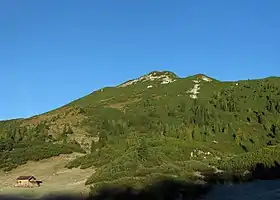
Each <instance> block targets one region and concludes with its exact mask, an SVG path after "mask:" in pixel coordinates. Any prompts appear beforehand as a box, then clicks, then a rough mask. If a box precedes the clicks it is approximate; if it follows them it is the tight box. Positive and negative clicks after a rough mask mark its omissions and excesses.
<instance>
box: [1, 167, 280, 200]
mask: <svg viewBox="0 0 280 200" xmlns="http://www.w3.org/2000/svg"><path fill="white" fill-rule="evenodd" d="M279 175H280V165H279V164H278V163H277V162H275V165H274V166H273V167H270V168H268V167H265V166H264V165H262V164H258V165H256V167H255V168H254V169H252V170H251V173H249V174H247V175H245V176H240V175H236V174H229V173H228V174H225V173H224V174H210V173H208V174H207V173H204V176H205V178H204V179H205V180H206V181H207V182H208V183H202V182H201V181H200V182H197V183H194V182H187V181H175V180H163V181H159V182H156V183H154V184H153V185H149V186H147V187H145V188H143V189H137V190H136V189H133V188H129V187H107V188H102V189H100V190H99V191H97V192H96V193H95V194H94V195H91V196H88V197H83V196H73V195H60V196H45V197H42V198H33V199H42V200H43V199H50V200H51V199H65V200H66V199H70V200H71V199H77V200H105V199H106V200H110V199H114V200H124V199H133V200H142V199H143V200H144V199H145V200H155V199H160V200H173V199H174V200H179V199H180V200H195V199H202V200H232V199H240V200H243V199H244V200H245V199H250V200H256V199H259V200H266V199H267V198H269V199H270V200H276V199H279V198H280V190H279V183H280V181H279V180H275V179H279V177H280V176H279ZM261 180H269V181H261ZM244 182H249V183H244ZM229 183H230V184H229ZM232 183H235V184H232ZM256 188H258V189H257V190H256ZM0 199H7V200H8V199H18V200H20V199H26V198H23V197H15V196H0ZM29 199H30V198H29Z"/></svg>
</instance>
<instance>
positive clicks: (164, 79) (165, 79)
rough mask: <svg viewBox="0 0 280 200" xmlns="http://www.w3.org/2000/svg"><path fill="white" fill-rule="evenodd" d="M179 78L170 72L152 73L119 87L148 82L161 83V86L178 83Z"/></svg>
mask: <svg viewBox="0 0 280 200" xmlns="http://www.w3.org/2000/svg"><path fill="white" fill-rule="evenodd" d="M178 78H179V77H178V76H177V75H176V74H175V73H173V72H170V71H152V72H150V73H148V74H146V75H144V76H141V77H139V78H137V79H133V80H129V81H127V82H125V83H123V84H121V85H119V86H118V87H126V86H129V85H133V84H135V83H138V82H146V81H160V84H168V83H172V82H174V81H176V79H178Z"/></svg>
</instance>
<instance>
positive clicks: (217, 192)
mask: <svg viewBox="0 0 280 200" xmlns="http://www.w3.org/2000/svg"><path fill="white" fill-rule="evenodd" d="M203 200H280V180H272V181H270V180H269V181H254V182H249V183H242V184H239V185H219V186H215V187H214V188H213V189H212V190H211V191H210V192H209V193H208V194H207V195H206V196H205V197H204V198H203Z"/></svg>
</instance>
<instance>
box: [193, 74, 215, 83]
mask: <svg viewBox="0 0 280 200" xmlns="http://www.w3.org/2000/svg"><path fill="white" fill-rule="evenodd" d="M194 77H195V78H196V79H198V80H203V81H206V82H211V81H212V80H213V79H212V78H211V77H209V76H207V75H205V74H196V75H194Z"/></svg>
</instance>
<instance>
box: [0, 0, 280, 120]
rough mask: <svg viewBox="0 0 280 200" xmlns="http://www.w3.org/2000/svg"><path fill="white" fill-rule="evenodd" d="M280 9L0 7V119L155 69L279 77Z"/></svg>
mask: <svg viewBox="0 0 280 200" xmlns="http://www.w3.org/2000/svg"><path fill="white" fill-rule="evenodd" d="M279 10H280V1H279V0H204V1H199V0H181V1H180V0H139V1H136V0H135V1H133V0H118V1H116V0H24V1H23V0H0V69H1V73H0V77H1V78H0V92H1V96H0V119H10V118H17V117H28V116H32V115H34V114H39V113H42V112H46V111H48V110H51V109H54V108H56V107H59V106H62V105H64V104H66V103H68V102H70V101H72V100H74V99H77V98H79V97H82V96H84V95H86V94H88V93H90V92H92V91H93V90H96V89H99V88H101V87H104V86H112V85H116V84H119V83H121V82H123V81H126V80H128V79H132V78H136V77H138V76H141V75H143V74H146V73H147V72H150V71H153V70H170V71H173V72H175V73H176V74H177V75H179V76H189V75H193V74H196V73H205V74H207V75H209V76H212V77H214V78H217V79H220V80H237V79H248V78H250V79H252V78H261V77H265V76H270V75H275V76H280V22H279V19H280V12H279Z"/></svg>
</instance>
